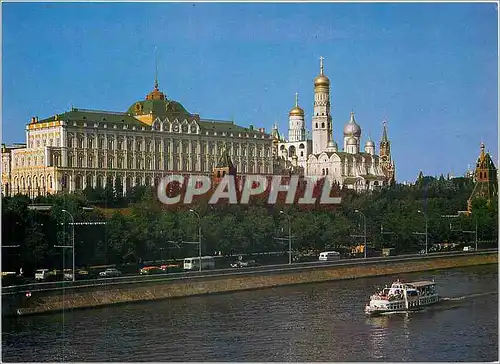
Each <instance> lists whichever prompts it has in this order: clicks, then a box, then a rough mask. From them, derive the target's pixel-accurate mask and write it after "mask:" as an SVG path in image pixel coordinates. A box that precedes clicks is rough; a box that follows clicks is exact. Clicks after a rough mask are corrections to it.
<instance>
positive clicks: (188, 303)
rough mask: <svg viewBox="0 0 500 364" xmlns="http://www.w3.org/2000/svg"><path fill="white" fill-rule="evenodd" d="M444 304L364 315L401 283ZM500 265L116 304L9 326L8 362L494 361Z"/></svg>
mask: <svg viewBox="0 0 500 364" xmlns="http://www.w3.org/2000/svg"><path fill="white" fill-rule="evenodd" d="M396 278H401V279H403V280H422V279H435V280H436V283H437V284H438V292H439V294H440V295H441V297H443V298H444V299H443V301H442V302H441V303H439V304H437V305H435V306H432V307H428V308H426V309H425V310H423V311H420V312H413V313H397V314H390V315H385V316H381V317H373V318H369V317H365V316H364V314H363V308H364V305H365V303H366V301H367V299H368V297H369V296H370V295H371V294H372V293H374V291H375V290H376V289H377V288H379V287H383V286H384V285H385V284H390V283H391V282H392V281H393V280H394V279H396ZM498 359H499V357H498V266H497V265H488V266H479V267H468V268H460V269H448V270H440V271H432V272H420V273H412V274H401V275H399V276H386V277H376V278H363V279H355V280H345V281H335V282H328V283H319V284H309V285H300V286H292V287H279V288H273V289H263V290H257V291H247V292H237V293H227V294H219V295H212V296H202V297H190V298H182V299H174V300H165V301H156V302H147V303H139V304H129V305H124V306H114V307H113V306H111V307H107V308H99V309H90V310H83V311H69V312H67V313H65V314H52V315H44V316H32V317H19V318H10V319H3V320H2V361H4V362H5V361H9V362H13V361H15V362H30V361H31V362H33V361H35V362H43V361H51V362H57V361H71V362H74V361H114V362H123V361H134V362H138V361H198V362H199V361H231V362H234V361H281V362H292V361H329V362H331V361H398V362H400V361H453V362H454V361H497V360H498Z"/></svg>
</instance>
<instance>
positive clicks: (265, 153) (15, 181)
mask: <svg viewBox="0 0 500 364" xmlns="http://www.w3.org/2000/svg"><path fill="white" fill-rule="evenodd" d="M272 147H273V144H272V137H271V135H270V134H267V133H265V130H264V129H254V128H253V126H250V127H249V128H245V127H241V126H238V125H236V124H234V122H231V121H221V120H211V119H201V118H200V116H199V115H198V114H191V113H189V112H188V111H186V109H185V108H184V107H183V106H182V105H181V104H180V103H178V102H176V101H172V100H168V99H167V98H166V97H165V95H164V94H163V92H161V91H160V90H159V89H158V83H157V82H155V86H154V89H153V91H151V92H150V93H149V94H148V95H147V96H146V99H145V100H141V101H138V102H135V103H134V104H133V105H131V106H130V107H129V109H128V110H127V111H126V112H109V111H96V110H83V109H76V108H72V109H71V110H70V111H67V112H65V113H63V114H59V115H54V116H52V117H50V118H46V119H44V120H38V118H37V117H34V118H32V119H31V122H30V123H29V124H28V125H26V143H25V144H17V145H13V146H10V147H7V146H5V145H2V151H1V154H2V194H3V195H4V196H5V195H15V194H17V193H21V194H27V195H29V196H30V197H35V196H37V195H44V194H47V193H50V194H55V193H58V192H74V191H77V190H82V189H84V188H86V187H87V186H91V187H94V188H95V187H104V186H105V184H106V181H109V182H111V183H113V185H114V184H115V182H116V181H117V179H120V182H121V185H123V188H124V191H126V190H127V189H128V188H131V187H134V186H137V185H150V186H154V185H156V184H157V183H158V182H159V180H160V179H161V178H162V177H163V176H165V175H167V174H171V173H176V172H178V173H180V172H182V173H184V174H185V173H196V174H207V175H208V174H211V173H212V171H213V169H214V168H215V167H216V164H217V161H218V160H219V158H220V156H221V155H222V152H223V151H224V150H225V149H226V148H227V150H228V153H229V155H230V156H231V159H232V161H233V163H234V165H235V166H236V167H237V169H238V172H241V173H248V174H251V173H259V174H272V173H273V158H272Z"/></svg>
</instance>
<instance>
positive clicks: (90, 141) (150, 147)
mask: <svg viewBox="0 0 500 364" xmlns="http://www.w3.org/2000/svg"><path fill="white" fill-rule="evenodd" d="M77 140H78V143H77V144H76V147H77V148H81V149H83V148H84V144H85V143H84V139H83V138H78V139H77ZM126 144H127V150H132V146H133V141H132V140H127V143H126ZM169 144H170V143H169V142H168V141H165V151H167V152H168V151H169ZM181 144H182V147H181V148H179V144H177V143H174V146H173V149H174V153H179V150H180V149H182V153H188V151H189V146H188V144H187V143H181ZM67 146H68V148H73V147H75V143H74V138H71V137H70V138H68V143H67ZM123 146H124V141H123V140H120V139H118V140H117V141H116V150H123ZM142 146H143V142H142V141H136V142H135V150H136V151H143V149H142ZM114 147H115V141H114V140H113V139H109V140H108V142H107V149H108V150H114ZM87 148H88V149H94V148H95V140H94V138H87ZM196 148H197V146H196V144H195V143H193V144H192V145H191V152H192V153H196ZM97 149H101V150H102V149H104V138H99V139H98V141H97ZM206 149H207V147H206V146H205V145H204V144H202V145H201V153H202V154H205V150H206ZM214 149H215V148H214V146H213V145H210V146H209V147H208V151H209V154H214ZM222 149H223V148H222V147H219V148H218V150H217V153H218V154H221V153H222ZM246 149H247V148H246V147H242V148H241V155H242V156H245V155H246ZM255 149H256V151H257V157H261V156H262V154H264V155H265V156H267V157H269V153H270V148H266V149H265V151H263V150H262V148H255ZM160 150H161V143H159V142H158V143H153V142H152V141H146V144H145V148H144V151H148V152H153V151H154V152H157V153H159V152H160ZM233 150H234V154H235V155H239V153H240V149H239V147H238V145H235V146H234V148H230V149H229V152H230V154H233V153H232V152H233ZM254 153H255V152H254V147H249V148H248V154H249V156H250V157H252V156H253V155H254Z"/></svg>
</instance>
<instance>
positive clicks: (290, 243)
mask: <svg viewBox="0 0 500 364" xmlns="http://www.w3.org/2000/svg"><path fill="white" fill-rule="evenodd" d="M280 214H283V215H285V216H286V217H287V219H288V264H292V224H291V221H290V215H288V214H287V213H286V212H285V211H283V210H281V211H280Z"/></svg>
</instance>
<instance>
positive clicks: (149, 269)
mask: <svg viewBox="0 0 500 364" xmlns="http://www.w3.org/2000/svg"><path fill="white" fill-rule="evenodd" d="M160 273H163V270H162V269H161V268H160V267H155V266H149V267H144V268H142V269H141V270H140V271H139V274H143V275H144V274H148V275H149V274H160Z"/></svg>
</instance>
